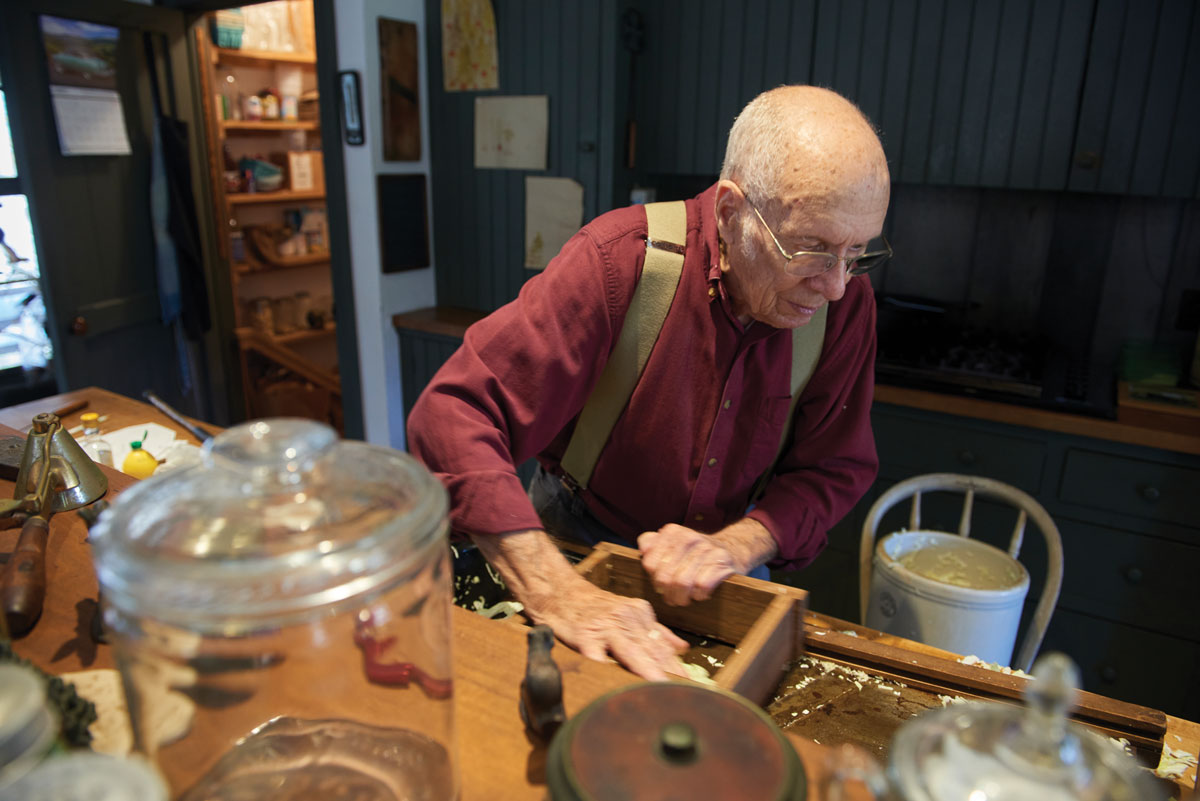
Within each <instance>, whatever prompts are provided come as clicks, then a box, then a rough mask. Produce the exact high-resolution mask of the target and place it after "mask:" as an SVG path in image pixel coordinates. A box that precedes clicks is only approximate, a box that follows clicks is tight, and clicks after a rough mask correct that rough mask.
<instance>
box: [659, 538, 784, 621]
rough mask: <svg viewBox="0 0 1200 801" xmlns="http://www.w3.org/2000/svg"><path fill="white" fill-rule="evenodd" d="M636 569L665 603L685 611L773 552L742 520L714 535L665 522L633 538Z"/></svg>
mask: <svg viewBox="0 0 1200 801" xmlns="http://www.w3.org/2000/svg"><path fill="white" fill-rule="evenodd" d="M638 548H639V549H640V550H641V552H642V567H644V568H645V569H646V572H647V573H649V574H650V578H651V579H653V580H654V586H655V587H656V588H657V589H658V591H659V593H660V594H661V595H662V596H663V600H665V601H666V602H667V603H668V604H671V605H672V606H686V605H687V604H689V603H691V602H692V601H703V600H705V599H706V598H709V597H710V596H712V594H713V591H714V590H716V588H717V585H718V584H720V583H721V582H722V581H724V580H725V579H727V578H729V577H730V576H732V575H733V574H735V573H742V574H745V573H748V572H750V571H751V570H753V569H754V568H756V567H758V566H759V565H760V564H762V563H764V562H766V561H767V560H768V559H770V558H771V557H773V556H774V555H775V553H776V551H777V546H776V545H775V540H774V539H772V538H771V534H770V532H768V531H767V530H766V528H764V527H763V525H762V524H761V523H759V522H758V521H757V520H752V519H750V518H743V519H742V520H740V521H738V522H737V523H734V524H733V525H730V526H728V527H726V528H724V529H722V530H721V531H718V532H716V533H715V534H702V533H700V532H699V531H696V530H695V529H690V528H687V527H686V526H680V525H677V524H675V523H668V524H667V525H665V526H663V527H662V528H660V529H659V530H658V531H647V532H646V533H644V534H642V535H641V536H640V537H638Z"/></svg>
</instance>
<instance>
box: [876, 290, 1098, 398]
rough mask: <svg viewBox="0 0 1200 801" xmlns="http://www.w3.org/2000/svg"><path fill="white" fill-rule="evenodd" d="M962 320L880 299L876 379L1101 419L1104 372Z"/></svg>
mask: <svg viewBox="0 0 1200 801" xmlns="http://www.w3.org/2000/svg"><path fill="white" fill-rule="evenodd" d="M964 318H965V315H964V314H963V313H962V310H961V309H953V308H948V307H945V306H939V305H935V304H931V303H930V302H927V301H921V302H915V301H912V300H908V299H897V298H887V297H885V298H882V299H881V300H880V302H879V328H878V333H879V351H878V356H877V359H876V364H875V372H876V380H877V381H879V382H880V383H888V384H896V385H901V386H911V387H914V388H919V389H929V390H933V391H938V392H949V393H954V394H965V395H973V396H977V397H983V398H987V399H990V400H999V401H1007V402H1011V403H1019V404H1024V405H1032V406H1038V407H1043V408H1052V409H1056V410H1060V411H1071V412H1076V413H1081V414H1090V415H1096V416H1101V417H1112V416H1113V415H1114V414H1115V412H1114V410H1115V404H1114V403H1113V402H1112V400H1111V394H1112V390H1111V385H1112V381H1111V375H1108V372H1111V371H1105V370H1101V369H1094V368H1093V367H1092V366H1091V365H1086V364H1083V365H1081V364H1080V363H1079V362H1078V360H1073V359H1070V358H1067V357H1065V356H1063V355H1062V354H1058V353H1055V351H1054V349H1053V348H1051V347H1049V346H1048V344H1047V343H1046V342H1044V341H1043V340H1042V339H1041V338H1040V337H1038V336H1036V335H1030V334H1023V333H1017V334H1014V333H1010V332H1002V331H995V330H989V329H986V328H975V327H972V326H971V325H969V324H968V323H967V322H966V320H965V319H964ZM1105 376H1107V378H1106V377H1105ZM1097 377H1098V378H1097Z"/></svg>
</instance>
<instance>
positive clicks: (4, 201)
mask: <svg viewBox="0 0 1200 801" xmlns="http://www.w3.org/2000/svg"><path fill="white" fill-rule="evenodd" d="M40 275H41V273H40V271H39V269H38V260H37V248H36V246H35V245H34V241H33V226H32V225H31V224H30V221H29V201H28V199H27V198H26V197H25V195H24V194H22V193H21V182H20V176H19V175H18V172H17V160H16V156H15V154H14V152H13V144H12V133H11V130H10V128H9V124H8V104H7V102H6V99H5V96H4V89H3V84H2V83H0V370H7V369H10V368H15V367H24V368H26V369H34V368H39V367H45V366H46V365H47V363H48V362H49V361H50V357H51V355H52V353H53V348H52V346H51V345H50V339H49V337H48V336H47V335H46V328H45V325H44V321H45V316H46V314H45V306H44V304H43V303H42V292H41V285H40V283H39V281H38V277H39V276H40Z"/></svg>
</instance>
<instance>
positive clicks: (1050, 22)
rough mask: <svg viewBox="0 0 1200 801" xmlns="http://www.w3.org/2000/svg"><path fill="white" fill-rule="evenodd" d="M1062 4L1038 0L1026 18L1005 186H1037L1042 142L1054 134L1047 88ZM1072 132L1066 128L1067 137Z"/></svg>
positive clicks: (1056, 41) (1049, 82) (1051, 83)
mask: <svg viewBox="0 0 1200 801" xmlns="http://www.w3.org/2000/svg"><path fill="white" fill-rule="evenodd" d="M1061 17H1062V3H1061V2H1055V0H1042V2H1038V3H1034V4H1033V9H1032V11H1031V14H1030V17H1029V35H1028V40H1027V42H1026V55H1025V70H1024V74H1023V75H1022V76H1021V91H1020V95H1019V96H1018V100H1017V109H1016V118H1015V120H1014V123H1013V128H1014V130H1013V145H1012V157H1011V160H1010V162H1009V171H1008V180H1007V185H1008V186H1010V187H1013V188H1021V189H1032V188H1034V187H1037V186H1038V185H1039V181H1038V177H1039V175H1040V174H1041V157H1042V151H1043V149H1044V146H1045V144H1046V142H1048V141H1049V140H1050V139H1051V137H1052V136H1053V135H1054V132H1052V131H1049V130H1047V124H1048V120H1049V108H1048V106H1049V98H1050V89H1051V86H1052V85H1053V81H1054V77H1055V76H1054V59H1055V54H1056V53H1057V51H1058V30H1059V23H1060V20H1061ZM1072 134H1073V131H1068V132H1067V135H1068V137H1069V136H1070V135H1072Z"/></svg>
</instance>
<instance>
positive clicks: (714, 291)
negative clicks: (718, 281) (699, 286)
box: [708, 286, 717, 298]
mask: <svg viewBox="0 0 1200 801" xmlns="http://www.w3.org/2000/svg"><path fill="white" fill-rule="evenodd" d="M708 296H709V297H710V298H715V297H716V296H717V288H716V287H715V286H710V287H709V288H708Z"/></svg>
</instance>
